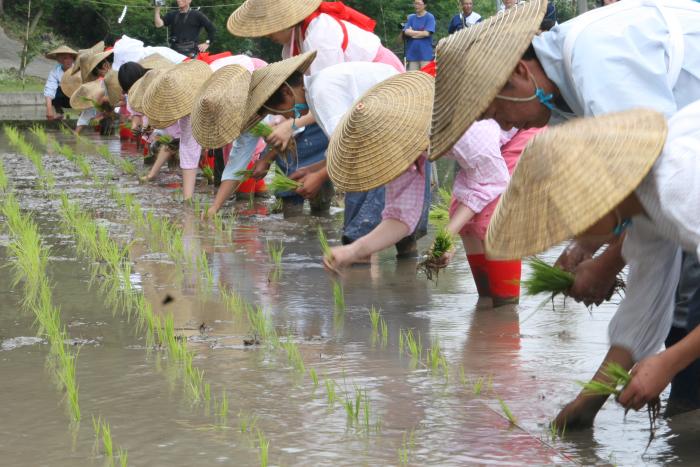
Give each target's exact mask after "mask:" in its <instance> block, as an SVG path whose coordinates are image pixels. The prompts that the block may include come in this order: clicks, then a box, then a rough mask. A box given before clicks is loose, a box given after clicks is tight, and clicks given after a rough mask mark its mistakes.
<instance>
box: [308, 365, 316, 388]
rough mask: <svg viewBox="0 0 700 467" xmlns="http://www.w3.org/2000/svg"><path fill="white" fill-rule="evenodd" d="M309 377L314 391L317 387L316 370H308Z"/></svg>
mask: <svg viewBox="0 0 700 467" xmlns="http://www.w3.org/2000/svg"><path fill="white" fill-rule="evenodd" d="M309 376H310V377H311V382H312V383H313V384H314V389H316V388H317V387H318V375H317V374H316V370H314V369H313V368H309Z"/></svg>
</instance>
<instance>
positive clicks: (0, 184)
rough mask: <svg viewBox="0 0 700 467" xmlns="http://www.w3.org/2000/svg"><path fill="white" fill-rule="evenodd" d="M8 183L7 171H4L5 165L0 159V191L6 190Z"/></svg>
mask: <svg viewBox="0 0 700 467" xmlns="http://www.w3.org/2000/svg"><path fill="white" fill-rule="evenodd" d="M9 183H10V182H9V180H8V178H7V173H6V172H5V166H4V165H3V163H2V160H0V191H6V190H7V187H8V185H9Z"/></svg>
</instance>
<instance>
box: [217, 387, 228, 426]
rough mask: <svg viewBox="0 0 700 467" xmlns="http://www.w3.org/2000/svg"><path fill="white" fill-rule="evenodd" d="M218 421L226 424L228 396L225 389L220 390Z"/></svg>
mask: <svg viewBox="0 0 700 467" xmlns="http://www.w3.org/2000/svg"><path fill="white" fill-rule="evenodd" d="M218 415H219V421H220V422H221V424H222V425H226V421H227V420H228V396H227V395H226V390H225V389H224V390H223V391H221V401H220V402H219V410H218Z"/></svg>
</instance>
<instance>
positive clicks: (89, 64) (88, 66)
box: [80, 50, 114, 83]
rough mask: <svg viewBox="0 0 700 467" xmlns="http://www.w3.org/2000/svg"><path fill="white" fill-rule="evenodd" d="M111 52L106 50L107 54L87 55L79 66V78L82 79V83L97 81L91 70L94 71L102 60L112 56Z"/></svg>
mask: <svg viewBox="0 0 700 467" xmlns="http://www.w3.org/2000/svg"><path fill="white" fill-rule="evenodd" d="M113 52H114V51H113V50H108V51H107V52H100V53H97V54H93V55H88V56H87V57H86V58H84V59H83V60H82V62H83V63H81V64H80V76H81V78H82V79H83V83H87V82H88V81H94V80H96V79H97V77H96V76H95V75H93V74H92V73H91V72H92V70H94V69H95V67H96V66H97V65H99V64H100V62H101V61H102V60H104V59H105V58H107V57H109V56H110V55H112V53H113Z"/></svg>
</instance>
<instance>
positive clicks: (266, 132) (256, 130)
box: [249, 122, 272, 138]
mask: <svg viewBox="0 0 700 467" xmlns="http://www.w3.org/2000/svg"><path fill="white" fill-rule="evenodd" d="M249 132H250V134H251V135H253V136H257V137H259V138H267V137H268V136H270V135H271V134H272V127H271V126H270V125H268V124H267V123H265V122H258V123H256V124H255V126H254V127H253V128H251V129H250V130H249Z"/></svg>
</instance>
